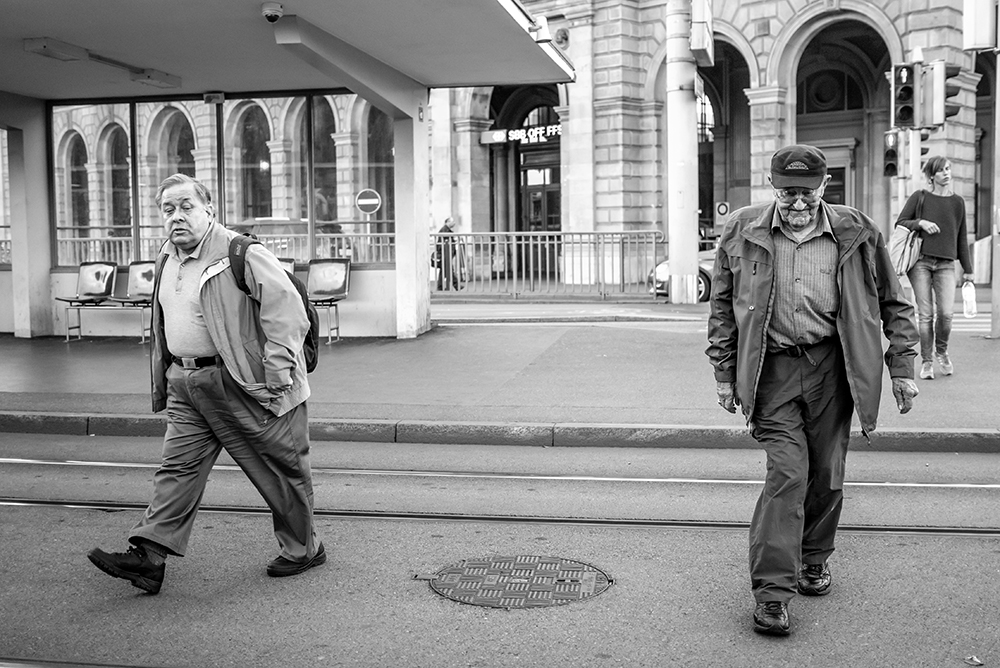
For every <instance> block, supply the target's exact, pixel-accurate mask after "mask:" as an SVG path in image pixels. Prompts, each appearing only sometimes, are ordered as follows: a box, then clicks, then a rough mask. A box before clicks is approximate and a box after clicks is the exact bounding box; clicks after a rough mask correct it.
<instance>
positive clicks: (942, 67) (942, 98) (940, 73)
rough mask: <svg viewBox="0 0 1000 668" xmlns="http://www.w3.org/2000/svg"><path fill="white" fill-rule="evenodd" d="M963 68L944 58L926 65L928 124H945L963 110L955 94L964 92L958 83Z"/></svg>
mask: <svg viewBox="0 0 1000 668" xmlns="http://www.w3.org/2000/svg"><path fill="white" fill-rule="evenodd" d="M961 73H962V68H961V67H959V66H958V65H949V64H947V63H946V62H944V61H943V60H935V61H933V62H931V63H928V64H927V65H926V66H925V67H924V84H925V86H926V89H925V92H924V96H923V105H922V106H923V107H924V112H925V113H924V123H925V124H927V125H944V124H945V121H947V120H948V119H949V118H951V117H952V116H955V115H956V114H958V112H959V111H961V110H962V105H961V104H959V103H958V98H956V97H955V96H956V95H958V94H959V93H961V92H962V88H961V86H959V84H958V80H957V79H956V77H958V75H959V74H961Z"/></svg>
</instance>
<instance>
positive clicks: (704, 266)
mask: <svg viewBox="0 0 1000 668" xmlns="http://www.w3.org/2000/svg"><path fill="white" fill-rule="evenodd" d="M714 267H715V249H714V248H712V249H710V250H702V251H698V301H700V302H707V301H708V297H709V295H710V294H711V293H712V269H713V268H714ZM646 286H647V287H648V288H649V292H650V293H652V294H654V295H656V296H657V297H666V296H668V293H669V289H670V264H669V263H668V261H667V260H664V261H663V262H661V263H659V264H658V265H656V267H655V268H654V269H653V271H651V272H649V276H648V277H647V278H646Z"/></svg>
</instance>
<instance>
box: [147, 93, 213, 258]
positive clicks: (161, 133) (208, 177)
mask: <svg viewBox="0 0 1000 668" xmlns="http://www.w3.org/2000/svg"><path fill="white" fill-rule="evenodd" d="M136 119H137V120H136V132H135V134H136V144H137V146H138V154H139V186H138V188H137V189H136V197H137V198H138V204H139V207H138V208H139V225H138V228H139V243H138V248H139V252H138V255H137V257H136V258H135V259H136V260H153V259H155V258H156V252H157V251H158V250H159V248H160V246H161V245H162V244H163V241H164V239H165V238H166V237H165V236H164V230H163V221H162V219H161V217H160V212H159V211H158V210H157V208H156V190H157V188H159V187H160V183H161V182H162V181H163V180H164V179H165V178H167V177H168V176H171V175H172V174H186V175H188V176H190V177H192V178H195V179H198V180H199V181H201V182H202V183H203V184H205V187H206V188H208V192H209V193H211V195H212V200H213V202H218V200H219V179H218V160H217V159H216V152H217V148H216V146H217V144H216V129H215V128H216V123H215V105H212V104H205V103H204V102H202V101H201V100H174V101H170V102H138V103H137V104H136Z"/></svg>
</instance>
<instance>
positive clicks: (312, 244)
mask: <svg viewBox="0 0 1000 668" xmlns="http://www.w3.org/2000/svg"><path fill="white" fill-rule="evenodd" d="M132 104H133V105H134V109H135V118H136V127H135V128H131V127H130V125H129V118H130V116H129V111H130V104H128V103H115V104H82V105H64V106H55V107H53V123H52V127H53V136H52V145H53V153H54V156H53V164H54V165H55V167H54V181H53V188H54V190H55V192H56V196H55V201H56V207H55V214H54V218H55V220H56V237H57V248H58V251H57V254H58V263H59V264H60V265H62V266H75V265H78V264H79V263H80V262H83V261H87V260H106V261H114V262H116V263H117V264H120V265H125V264H128V263H129V262H131V261H134V260H150V259H154V258H155V256H156V252H157V251H158V249H159V247H160V245H161V244H162V242H163V239H164V234H163V225H162V220H161V217H160V214H159V212H158V210H157V208H156V204H155V194H156V190H157V188H158V187H159V184H160V183H161V182H162V181H163V179H165V178H166V177H168V176H170V175H171V174H176V173H182V174H187V175H188V176H192V177H193V178H196V179H198V180H199V181H201V182H202V183H203V184H204V185H205V186H206V188H207V189H208V190H209V192H210V193H211V195H212V199H213V202H214V203H215V204H216V208H217V210H218V212H219V218H220V220H221V221H222V222H223V223H224V224H226V225H227V226H229V227H231V228H233V229H236V230H238V231H245V232H252V233H254V234H256V235H258V237H259V238H260V239H261V241H262V242H264V244H265V245H266V246H268V247H269V248H270V249H271V250H272V251H273V252H275V254H277V255H278V256H279V257H284V258H293V259H295V260H296V261H298V262H300V263H301V262H306V261H308V260H309V259H311V258H312V257H336V256H344V257H351V258H352V259H353V260H354V261H355V262H356V263H378V264H391V263H393V262H394V260H395V256H394V232H395V196H394V178H395V150H394V136H393V122H392V120H391V119H390V118H389V117H388V116H386V115H385V114H384V113H382V112H381V111H379V110H377V109H375V108H374V107H372V106H371V105H369V104H368V103H367V102H366V101H365V100H363V99H362V98H360V97H359V96H357V95H354V94H350V93H347V94H323V93H317V94H313V95H305V96H296V97H258V98H254V99H241V98H236V97H231V98H228V99H226V101H225V102H224V103H222V105H221V106H216V105H210V104H205V103H204V102H203V101H201V100H168V101H158V102H146V101H136V102H134V103H132ZM217 117H218V119H219V120H218V121H217ZM310 121H311V124H310ZM217 128H222V132H223V133H224V135H223V136H222V137H218V136H217ZM220 141H221V143H222V145H221V149H220V147H219V142H220ZM132 142H134V143H135V153H136V154H137V157H138V164H137V165H132V164H131V160H132V153H133V150H132ZM220 153H221V155H223V156H224V164H225V172H224V174H223V173H222V170H221V169H220V165H219V164H218V163H219V161H218V156H219V155H220ZM310 164H311V165H312V172H311V173H310V172H309V166H310ZM133 173H135V174H137V176H138V178H137V179H136V182H135V183H133V178H132V177H133ZM366 189H371V190H374V191H376V192H377V193H378V195H379V198H380V200H381V205H380V206H379V208H378V210H377V211H375V212H372V213H363V212H362V211H360V210H359V209H358V207H357V201H356V200H357V196H358V194H359V193H360V192H362V191H364V190H366ZM310 216H313V218H314V219H315V228H314V229H315V237H314V238H310V229H311V226H310V220H309V217H310ZM0 223H3V220H2V219H0ZM3 229H4V227H3V226H2V225H0V249H2V247H3V244H2V239H3V235H4V234H5V233H4V232H3Z"/></svg>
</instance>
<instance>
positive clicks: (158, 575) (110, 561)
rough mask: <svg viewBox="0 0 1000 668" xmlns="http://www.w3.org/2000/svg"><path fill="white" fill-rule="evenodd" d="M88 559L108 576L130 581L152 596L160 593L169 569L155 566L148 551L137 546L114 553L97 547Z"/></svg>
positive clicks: (165, 566) (164, 565) (161, 565)
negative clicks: (165, 572)
mask: <svg viewBox="0 0 1000 668" xmlns="http://www.w3.org/2000/svg"><path fill="white" fill-rule="evenodd" d="M87 558H88V559H90V561H91V563H93V564H94V565H95V566H97V567H98V568H100V569H101V570H102V571H104V572H105V573H107V574H108V575H110V576H112V577H116V578H122V579H123V580H128V581H129V582H131V583H132V586H133V587H138V588H139V589H143V590H145V591H148V592H149V593H150V594H155V593H157V592H159V591H160V585H162V584H163V573H164V571H166V569H167V565H166V564H165V563H162V564H160V565H159V566H155V565H153V562H152V561H150V559H149V555H147V554H146V550H145V549H144V548H142V547H141V546H137V545H132V546H130V547H129V548H128V552H113V553H110V552H105V551H104V550H101V549H99V548H96V547H95V548H94V549H93V550H91V551H90V553H89V554H87Z"/></svg>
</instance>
